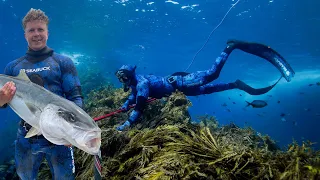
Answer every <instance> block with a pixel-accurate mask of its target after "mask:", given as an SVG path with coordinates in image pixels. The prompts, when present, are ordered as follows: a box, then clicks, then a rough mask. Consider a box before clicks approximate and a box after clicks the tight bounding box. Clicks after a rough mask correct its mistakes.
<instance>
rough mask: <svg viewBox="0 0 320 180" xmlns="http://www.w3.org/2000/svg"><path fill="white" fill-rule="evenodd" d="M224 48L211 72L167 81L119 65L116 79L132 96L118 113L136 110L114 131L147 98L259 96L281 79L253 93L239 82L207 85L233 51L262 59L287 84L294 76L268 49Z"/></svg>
mask: <svg viewBox="0 0 320 180" xmlns="http://www.w3.org/2000/svg"><path fill="white" fill-rule="evenodd" d="M227 44H228V45H227V47H226V48H225V49H224V51H223V52H222V53H221V55H220V56H219V57H218V58H216V60H215V62H214V64H213V66H212V67H211V69H209V70H206V71H198V72H196V73H186V72H176V73H174V74H172V75H171V76H168V77H157V76H154V75H136V74H135V69H136V66H131V65H123V66H122V67H121V68H120V69H119V70H118V71H117V72H116V76H117V78H118V79H119V81H120V82H121V83H123V86H124V91H128V90H129V89H130V88H131V90H132V92H131V94H130V96H129V98H128V100H127V101H126V102H125V103H124V105H123V106H122V109H124V110H126V111H127V110H128V107H129V105H130V104H133V103H136V106H135V109H134V110H133V111H132V112H131V114H130V117H129V119H128V120H127V121H125V122H124V123H123V124H122V125H121V126H119V127H117V130H119V131H123V130H124V129H125V128H127V127H129V126H130V125H131V124H133V123H134V122H135V121H136V120H137V119H138V118H139V117H140V116H141V114H142V112H143V109H144V106H145V103H146V100H147V98H148V97H154V98H162V97H165V96H169V95H170V94H171V93H172V92H174V91H175V90H179V91H181V92H183V93H184V94H185V95H187V96H197V95H201V94H211V93H214V92H220V91H225V90H230V89H240V90H243V91H245V92H247V93H249V94H251V95H260V94H264V93H267V92H268V91H270V90H271V89H272V88H273V87H274V86H275V85H276V84H277V83H278V82H279V80H280V79H281V78H280V79H279V80H278V81H277V82H276V83H275V84H273V85H271V86H268V87H265V88H260V89H254V88H252V87H250V86H248V85H247V84H245V83H244V82H242V81H241V80H236V81H235V82H233V83H223V84H208V83H210V82H212V81H213V80H215V79H217V78H218V77H219V74H220V71H221V70H222V67H223V65H224V64H225V62H226V60H227V59H228V56H229V55H230V53H231V52H232V51H233V50H234V49H240V50H242V51H245V52H247V53H250V54H253V55H256V56H259V57H261V58H264V59H266V60H267V61H269V62H270V63H272V64H273V65H274V66H276V67H277V68H278V70H279V71H280V72H281V73H282V76H283V77H284V78H285V79H286V80H287V81H288V82H289V81H291V78H292V77H293V76H294V74H295V72H294V71H293V69H292V68H291V67H290V65H289V64H288V63H287V62H286V61H285V59H284V58H283V57H282V56H281V55H280V54H278V53H277V52H276V51H274V50H273V49H271V48H270V47H269V46H265V45H263V44H258V43H249V42H244V41H238V40H230V41H228V43H227Z"/></svg>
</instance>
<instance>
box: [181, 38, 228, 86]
mask: <svg viewBox="0 0 320 180" xmlns="http://www.w3.org/2000/svg"><path fill="white" fill-rule="evenodd" d="M233 49H234V47H233V44H231V45H228V46H227V47H226V48H225V49H224V51H222V53H221V54H220V56H219V57H217V58H216V59H215V61H214V63H213V65H212V67H211V69H209V70H206V71H197V72H195V73H190V74H188V75H186V76H183V78H182V82H181V84H179V85H180V86H181V87H183V88H193V87H194V88H195V87H199V86H203V85H205V84H208V83H210V82H212V81H213V80H215V79H217V78H218V77H219V75H220V72H221V70H222V67H223V65H224V64H225V63H226V61H227V59H228V57H229V54H230V53H231V52H232V51H233Z"/></svg>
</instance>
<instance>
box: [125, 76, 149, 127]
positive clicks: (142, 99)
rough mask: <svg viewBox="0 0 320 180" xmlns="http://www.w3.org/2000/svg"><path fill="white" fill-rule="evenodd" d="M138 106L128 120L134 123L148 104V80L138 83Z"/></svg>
mask: <svg viewBox="0 0 320 180" xmlns="http://www.w3.org/2000/svg"><path fill="white" fill-rule="evenodd" d="M136 97H137V98H136V106H135V108H134V110H133V111H132V112H131V114H130V117H129V119H128V121H129V122H130V123H131V124H132V123H133V122H135V121H136V120H137V119H138V118H139V117H140V116H141V115H142V112H143V110H144V108H145V105H146V100H147V99H148V97H149V85H148V81H144V82H140V83H138V85H137V95H136Z"/></svg>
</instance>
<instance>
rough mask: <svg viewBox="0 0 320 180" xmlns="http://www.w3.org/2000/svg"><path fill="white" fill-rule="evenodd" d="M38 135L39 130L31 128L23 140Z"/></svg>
mask: <svg viewBox="0 0 320 180" xmlns="http://www.w3.org/2000/svg"><path fill="white" fill-rule="evenodd" d="M39 133H40V130H39V129H37V128H35V127H32V128H31V129H30V130H29V131H28V133H27V135H26V136H25V138H30V137H32V136H35V135H37V134H39Z"/></svg>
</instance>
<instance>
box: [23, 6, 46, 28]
mask: <svg viewBox="0 0 320 180" xmlns="http://www.w3.org/2000/svg"><path fill="white" fill-rule="evenodd" d="M36 20H40V21H42V22H45V23H46V25H47V26H48V24H49V18H48V16H47V15H46V14H45V13H44V12H43V11H41V10H40V9H33V8H31V9H30V10H29V12H28V13H27V14H26V16H24V18H23V19H22V26H23V29H26V25H27V23H28V22H31V21H36Z"/></svg>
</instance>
